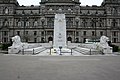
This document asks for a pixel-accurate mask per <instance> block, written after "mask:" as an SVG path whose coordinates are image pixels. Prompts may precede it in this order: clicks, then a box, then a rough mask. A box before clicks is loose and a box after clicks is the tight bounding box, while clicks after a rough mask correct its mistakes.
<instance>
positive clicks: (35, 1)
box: [18, 0, 103, 6]
mask: <svg viewBox="0 0 120 80" xmlns="http://www.w3.org/2000/svg"><path fill="white" fill-rule="evenodd" d="M40 1H41V0H18V2H19V4H20V5H39V2H40ZM102 1H103V0H80V2H81V5H89V6H91V5H98V6H99V5H101V3H102Z"/></svg>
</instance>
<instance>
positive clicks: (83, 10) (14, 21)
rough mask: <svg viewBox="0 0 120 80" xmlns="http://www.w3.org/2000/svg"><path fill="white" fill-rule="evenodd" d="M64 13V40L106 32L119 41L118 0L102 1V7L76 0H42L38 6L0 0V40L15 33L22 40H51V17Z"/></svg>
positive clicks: (119, 16)
mask: <svg viewBox="0 0 120 80" xmlns="http://www.w3.org/2000/svg"><path fill="white" fill-rule="evenodd" d="M60 9H61V10H62V13H65V15H66V26H67V40H68V41H71V42H85V39H86V38H88V39H94V40H95V39H99V38H100V36H101V35H106V36H108V37H109V38H110V40H111V41H112V42H113V43H117V44H118V43H120V0H104V1H103V2H102V3H101V6H96V5H93V6H88V5H86V6H81V5H80V1H79V0H41V2H40V5H39V6H34V5H31V6H24V5H22V6H20V5H19V3H18V1H17V0H0V41H1V42H2V43H9V42H10V39H11V37H12V36H14V35H20V36H21V38H22V41H25V42H49V41H52V40H53V31H54V30H53V29H54V16H55V14H56V13H57V12H58V11H59V10H60Z"/></svg>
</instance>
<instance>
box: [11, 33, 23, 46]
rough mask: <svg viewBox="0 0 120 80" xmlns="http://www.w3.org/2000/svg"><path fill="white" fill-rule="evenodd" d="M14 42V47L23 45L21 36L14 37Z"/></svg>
mask: <svg viewBox="0 0 120 80" xmlns="http://www.w3.org/2000/svg"><path fill="white" fill-rule="evenodd" d="M12 42H13V44H12V47H18V46H21V45H22V42H21V39H20V36H18V35H16V36H14V37H12Z"/></svg>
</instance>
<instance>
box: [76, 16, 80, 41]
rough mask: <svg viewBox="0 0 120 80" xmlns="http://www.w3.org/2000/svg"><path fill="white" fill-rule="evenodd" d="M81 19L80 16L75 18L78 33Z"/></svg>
mask: <svg viewBox="0 0 120 80" xmlns="http://www.w3.org/2000/svg"><path fill="white" fill-rule="evenodd" d="M79 21H80V18H79V17H76V18H75V22H76V27H75V28H76V34H77V29H78V25H79ZM75 36H77V35H75ZM75 40H76V39H75Z"/></svg>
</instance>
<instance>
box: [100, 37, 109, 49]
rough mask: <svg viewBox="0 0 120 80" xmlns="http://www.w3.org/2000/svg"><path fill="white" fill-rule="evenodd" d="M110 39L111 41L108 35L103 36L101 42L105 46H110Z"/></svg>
mask: <svg viewBox="0 0 120 80" xmlns="http://www.w3.org/2000/svg"><path fill="white" fill-rule="evenodd" d="M108 41H109V38H108V37H106V36H101V38H100V44H101V45H102V46H104V47H108Z"/></svg>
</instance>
